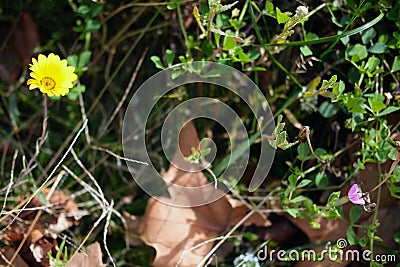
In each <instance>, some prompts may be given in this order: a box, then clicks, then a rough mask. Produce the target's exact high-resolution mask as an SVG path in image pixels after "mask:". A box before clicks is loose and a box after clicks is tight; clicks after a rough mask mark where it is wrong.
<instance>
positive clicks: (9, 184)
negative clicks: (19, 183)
mask: <svg viewBox="0 0 400 267" xmlns="http://www.w3.org/2000/svg"><path fill="white" fill-rule="evenodd" d="M17 155H18V150H15V152H14V156H13V161H12V164H11V174H10V176H11V177H10V182H9V183H8V187H7V191H6V194H5V196H4V203H3V207H2V208H1V212H0V216H1V215H3V212H4V209H5V207H6V203H7V197H8V194H9V193H10V190H11V187H12V185H13V184H14V169H15V161H16V159H17Z"/></svg>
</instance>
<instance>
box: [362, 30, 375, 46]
mask: <svg viewBox="0 0 400 267" xmlns="http://www.w3.org/2000/svg"><path fill="white" fill-rule="evenodd" d="M375 36H376V31H375V29H374V28H369V29H368V30H365V31H363V32H362V33H361V41H362V42H363V44H368V43H369V42H370V41H371V40H372V39H374V37H375Z"/></svg>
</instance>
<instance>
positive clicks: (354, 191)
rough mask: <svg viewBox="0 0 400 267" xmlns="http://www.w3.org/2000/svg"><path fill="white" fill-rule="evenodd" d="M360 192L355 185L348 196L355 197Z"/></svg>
mask: <svg viewBox="0 0 400 267" xmlns="http://www.w3.org/2000/svg"><path fill="white" fill-rule="evenodd" d="M358 191H359V187H358V184H353V185H352V187H350V190H349V192H348V193H347V195H348V196H349V197H351V196H354V195H355V194H357V192H358Z"/></svg>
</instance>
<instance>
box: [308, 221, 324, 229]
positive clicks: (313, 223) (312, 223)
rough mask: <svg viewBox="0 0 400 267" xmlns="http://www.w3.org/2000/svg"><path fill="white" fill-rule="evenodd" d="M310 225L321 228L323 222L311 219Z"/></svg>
mask: <svg viewBox="0 0 400 267" xmlns="http://www.w3.org/2000/svg"><path fill="white" fill-rule="evenodd" d="M310 226H311V228H313V229H320V228H321V224H320V223H319V222H316V221H310Z"/></svg>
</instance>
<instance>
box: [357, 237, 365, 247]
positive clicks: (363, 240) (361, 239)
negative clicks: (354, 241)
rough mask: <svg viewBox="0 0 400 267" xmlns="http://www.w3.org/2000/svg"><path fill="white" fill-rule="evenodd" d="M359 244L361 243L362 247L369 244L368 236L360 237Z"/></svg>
mask: <svg viewBox="0 0 400 267" xmlns="http://www.w3.org/2000/svg"><path fill="white" fill-rule="evenodd" d="M358 244H360V246H362V247H365V246H366V245H367V238H366V237H362V238H360V240H358Z"/></svg>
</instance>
